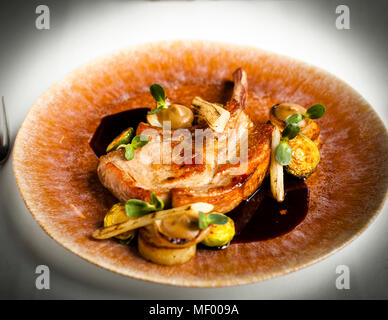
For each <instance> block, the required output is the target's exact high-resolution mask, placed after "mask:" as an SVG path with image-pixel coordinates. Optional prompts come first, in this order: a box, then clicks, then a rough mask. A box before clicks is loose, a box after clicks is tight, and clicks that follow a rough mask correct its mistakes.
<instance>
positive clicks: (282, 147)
mask: <svg viewBox="0 0 388 320" xmlns="http://www.w3.org/2000/svg"><path fill="white" fill-rule="evenodd" d="M291 157H292V150H291V147H290V145H289V144H288V143H287V142H285V141H283V142H280V143H279V145H278V147H277V148H276V151H275V159H276V161H277V162H278V163H279V164H281V165H282V166H287V165H288V164H289V163H290V162H291Z"/></svg>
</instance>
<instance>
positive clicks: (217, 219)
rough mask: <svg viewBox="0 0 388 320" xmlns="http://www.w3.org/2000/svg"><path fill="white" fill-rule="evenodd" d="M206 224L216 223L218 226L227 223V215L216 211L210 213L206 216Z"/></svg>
mask: <svg viewBox="0 0 388 320" xmlns="http://www.w3.org/2000/svg"><path fill="white" fill-rule="evenodd" d="M206 221H207V223H208V224H216V225H218V226H220V225H223V224H226V223H228V221H229V219H228V217H227V216H224V215H223V214H218V213H210V214H208V215H207V216H206Z"/></svg>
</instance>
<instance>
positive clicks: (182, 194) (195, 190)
mask: <svg viewBox="0 0 388 320" xmlns="http://www.w3.org/2000/svg"><path fill="white" fill-rule="evenodd" d="M233 80H234V89H233V95H232V98H231V100H230V101H229V102H228V103H227V105H226V106H225V109H227V110H228V111H229V112H230V119H229V121H228V123H227V126H226V128H225V130H224V133H222V134H219V135H218V136H217V138H215V140H214V141H215V144H214V145H215V148H206V143H207V141H209V140H207V139H206V138H204V140H205V142H204V144H203V148H198V147H197V148H196V146H195V137H194V134H195V130H196V129H198V127H192V128H190V129H188V130H187V129H186V130H183V131H179V130H166V129H164V130H162V128H156V127H152V126H151V125H149V124H146V123H140V124H139V126H138V128H137V130H136V134H146V135H148V136H149V138H150V141H149V143H148V144H146V145H145V146H143V147H142V148H140V149H137V150H136V152H135V157H134V158H133V159H132V160H130V161H128V160H126V159H125V157H124V154H125V151H124V150H123V149H119V150H115V151H112V152H110V153H108V154H107V155H104V156H101V157H100V162H99V165H98V168H97V172H98V176H99V179H100V181H101V183H102V184H103V185H104V186H105V187H106V188H107V189H109V190H110V191H111V192H112V193H113V194H114V195H115V196H116V197H117V198H118V199H119V200H120V201H126V200H128V199H132V198H136V199H141V200H145V201H149V197H150V195H151V193H152V192H155V193H156V194H157V195H158V196H159V197H161V198H162V199H163V201H164V202H165V203H166V204H167V205H170V204H172V206H174V207H176V206H181V205H184V204H188V203H193V202H199V201H201V202H207V203H210V204H212V205H214V207H215V208H214V209H215V211H218V212H222V213H226V212H228V211H230V210H232V209H234V208H235V207H236V206H237V205H238V204H239V203H240V202H241V201H242V200H243V199H245V198H247V197H249V196H250V195H251V194H252V193H253V192H254V191H255V190H256V189H257V188H258V187H259V186H260V185H261V183H262V181H263V179H264V177H265V175H266V173H267V169H268V165H269V159H270V141H271V135H272V129H273V127H272V125H269V124H263V123H253V122H252V121H251V120H250V118H249V117H248V115H247V114H246V113H245V112H244V109H245V106H246V100H247V94H248V83H247V75H246V73H245V72H244V71H243V70H242V69H241V68H240V69H237V70H236V71H235V72H234V73H233ZM202 129H206V128H202ZM228 130H234V132H235V133H236V135H237V136H238V137H239V136H242V137H243V138H244V137H245V138H247V145H248V159H246V160H245V163H243V164H241V163H237V164H233V163H231V162H233V161H229V162H228V161H226V163H224V162H225V161H224V162H223V163H219V162H220V161H219V157H218V156H219V154H220V152H224V151H225V148H227V139H225V137H226V135H227V134H228ZM246 130H247V131H246ZM181 132H184V135H186V138H187V139H183V136H182V134H180V133H181ZM206 132H207V133H209V132H211V129H207V131H205V135H206V134H207V133H206ZM246 132H248V135H245V136H244V133H246ZM246 136H247V137H246ZM190 137H191V139H189V138H190ZM197 138H198V135H197ZM182 139H183V140H182ZM176 146H179V148H175V147H176ZM190 147H191V152H186V153H187V154H185V153H184V150H190ZM236 148H237V150H236V153H235V154H236V155H239V153H240V150H239V145H237V146H236ZM173 151H174V152H173ZM198 159H203V161H202V163H198V161H197V160H198ZM190 162H191V163H190ZM244 164H245V166H244Z"/></svg>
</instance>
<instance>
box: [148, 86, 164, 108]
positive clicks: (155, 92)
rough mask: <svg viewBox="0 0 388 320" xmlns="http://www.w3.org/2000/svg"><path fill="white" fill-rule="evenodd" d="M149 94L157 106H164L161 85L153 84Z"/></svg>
mask: <svg viewBox="0 0 388 320" xmlns="http://www.w3.org/2000/svg"><path fill="white" fill-rule="evenodd" d="M150 92H151V95H152V96H153V97H154V99H155V101H156V103H157V104H158V106H161V105H165V104H166V93H165V92H164V89H163V87H162V86H161V85H159V84H157V83H154V84H153V85H151V87H150Z"/></svg>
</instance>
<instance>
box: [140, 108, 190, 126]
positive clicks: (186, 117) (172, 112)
mask: <svg viewBox="0 0 388 320" xmlns="http://www.w3.org/2000/svg"><path fill="white" fill-rule="evenodd" d="M147 121H148V123H149V124H150V125H152V126H155V127H162V125H163V122H164V121H170V122H171V129H180V128H189V127H191V126H192V124H193V121H194V114H193V111H191V109H190V108H188V107H186V106H184V105H181V104H172V105H170V106H168V107H167V108H165V109H161V110H160V111H159V112H157V113H154V114H148V115H147Z"/></svg>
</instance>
